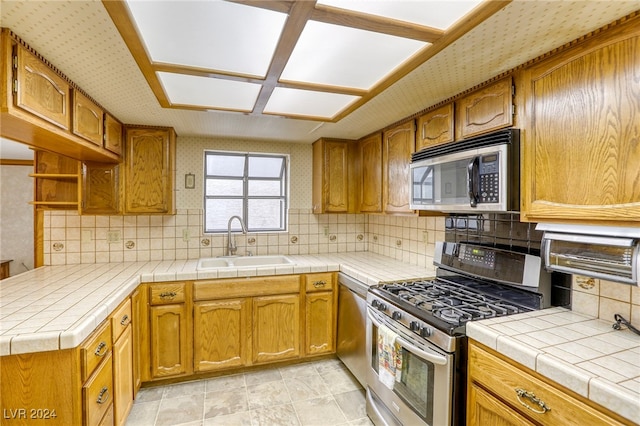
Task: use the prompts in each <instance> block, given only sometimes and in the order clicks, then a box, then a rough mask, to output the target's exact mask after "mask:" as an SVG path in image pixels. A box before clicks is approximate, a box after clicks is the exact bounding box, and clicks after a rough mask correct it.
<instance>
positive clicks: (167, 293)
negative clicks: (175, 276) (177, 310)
mask: <svg viewBox="0 0 640 426" xmlns="http://www.w3.org/2000/svg"><path fill="white" fill-rule="evenodd" d="M177 295H178V293H176V292H175V291H164V292H162V293H160V298H161V299H173V298H174V297H176V296H177Z"/></svg>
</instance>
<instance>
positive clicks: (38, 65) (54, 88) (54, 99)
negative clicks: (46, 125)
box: [15, 46, 71, 130]
mask: <svg viewBox="0 0 640 426" xmlns="http://www.w3.org/2000/svg"><path fill="white" fill-rule="evenodd" d="M16 49H17V67H18V68H17V71H16V73H17V80H18V88H17V92H16V94H15V102H16V106H17V107H19V108H22V109H24V110H26V111H29V112H30V113H32V114H34V115H36V116H38V117H40V118H42V119H44V120H46V121H48V122H50V123H53V124H55V125H56V126H58V127H61V128H63V129H65V130H69V126H70V123H71V114H70V113H69V105H70V96H69V95H70V93H71V91H70V88H69V83H67V82H66V81H65V80H64V79H62V78H61V77H60V76H58V75H57V74H56V73H55V72H54V71H53V70H52V69H51V68H49V67H48V66H47V65H46V64H45V63H43V62H42V61H41V60H40V59H38V58H37V57H36V56H34V55H33V54H31V53H30V52H29V51H28V50H27V49H25V48H24V47H22V46H17V47H16Z"/></svg>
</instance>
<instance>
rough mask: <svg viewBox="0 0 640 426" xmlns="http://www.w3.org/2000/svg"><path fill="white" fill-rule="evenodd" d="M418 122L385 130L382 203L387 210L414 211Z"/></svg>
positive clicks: (395, 211)
mask: <svg viewBox="0 0 640 426" xmlns="http://www.w3.org/2000/svg"><path fill="white" fill-rule="evenodd" d="M415 139H416V138H415V123H414V122H413V120H411V121H407V122H406V123H403V124H400V125H398V126H396V127H394V128H392V129H389V130H386V131H385V132H384V133H383V152H382V164H383V168H382V171H383V175H382V190H383V192H382V203H383V206H384V212H385V213H414V211H413V210H411V209H410V208H409V204H410V201H411V193H410V187H411V170H410V168H409V165H410V163H411V154H412V153H413V152H414V151H415Z"/></svg>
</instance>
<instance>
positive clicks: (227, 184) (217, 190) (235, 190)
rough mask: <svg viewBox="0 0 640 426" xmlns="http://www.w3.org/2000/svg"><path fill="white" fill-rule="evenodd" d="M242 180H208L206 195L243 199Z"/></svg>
mask: <svg viewBox="0 0 640 426" xmlns="http://www.w3.org/2000/svg"><path fill="white" fill-rule="evenodd" d="M242 191H243V189H242V180H237V179H235V180H229V179H211V178H209V179H207V186H206V192H205V195H218V196H219V195H235V196H237V197H242Z"/></svg>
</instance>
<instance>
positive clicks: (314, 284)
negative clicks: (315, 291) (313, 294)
mask: <svg viewBox="0 0 640 426" xmlns="http://www.w3.org/2000/svg"><path fill="white" fill-rule="evenodd" d="M325 285H327V282H326V281H325V280H322V281H314V282H313V286H314V287H315V288H320V287H324V286H325Z"/></svg>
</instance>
